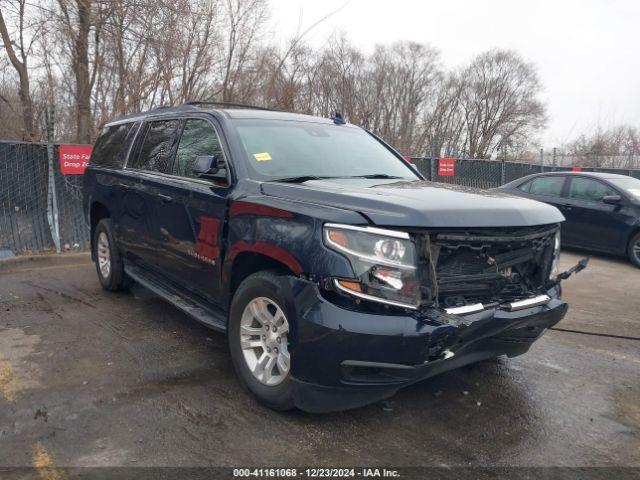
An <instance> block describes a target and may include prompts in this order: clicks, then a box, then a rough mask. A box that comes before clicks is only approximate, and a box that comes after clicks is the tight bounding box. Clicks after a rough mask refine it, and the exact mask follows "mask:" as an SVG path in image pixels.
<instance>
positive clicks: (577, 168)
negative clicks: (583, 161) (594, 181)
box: [571, 165, 582, 172]
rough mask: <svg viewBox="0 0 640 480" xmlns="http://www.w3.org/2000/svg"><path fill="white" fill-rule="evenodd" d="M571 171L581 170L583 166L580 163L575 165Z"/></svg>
mask: <svg viewBox="0 0 640 480" xmlns="http://www.w3.org/2000/svg"><path fill="white" fill-rule="evenodd" d="M571 171H572V172H581V171H582V167H581V166H580V165H574V166H573V167H571Z"/></svg>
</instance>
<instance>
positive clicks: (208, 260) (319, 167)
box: [84, 102, 584, 412]
mask: <svg viewBox="0 0 640 480" xmlns="http://www.w3.org/2000/svg"><path fill="white" fill-rule="evenodd" d="M215 105H218V104H215ZM218 106H219V105H218ZM223 107H224V108H209V105H206V102H193V103H191V104H186V105H183V106H180V107H175V108H161V109H156V110H152V111H149V112H146V113H142V114H136V115H130V116H127V117H122V118H119V119H116V120H114V121H112V122H110V123H108V124H107V125H105V126H104V127H103V129H102V133H101V135H100V137H99V139H98V141H97V142H96V145H95V149H94V154H93V157H92V160H91V165H90V167H89V168H88V169H87V171H86V174H85V188H84V194H85V197H84V205H85V209H86V215H87V221H88V223H89V225H90V227H91V235H92V255H93V259H94V261H95V262H96V267H97V268H96V269H97V273H98V278H99V280H100V282H101V283H102V285H103V287H104V288H105V289H107V290H121V289H125V288H127V287H128V286H129V285H130V284H131V282H132V281H136V282H139V283H140V284H142V285H144V286H145V287H147V288H149V289H150V290H152V291H154V292H156V293H157V294H158V295H160V296H161V297H162V298H164V299H165V300H167V301H169V302H171V303H172V304H174V305H175V306H176V307H177V308H179V309H181V310H183V311H184V312H186V313H187V314H189V315H190V316H192V317H194V318H195V319H197V320H198V321H200V322H202V323H204V324H205V325H208V326H209V327H211V328H214V329H216V330H219V331H222V332H226V334H227V336H228V340H229V348H230V352H231V357H232V360H233V364H234V366H235V369H236V372H237V374H238V377H239V379H240V381H241V383H242V385H243V386H244V387H246V388H247V389H248V390H249V391H251V392H252V393H253V394H254V395H255V396H256V397H257V398H258V399H259V400H260V401H261V402H263V403H265V404H266V405H268V406H270V407H272V408H275V409H280V410H283V409H289V408H292V407H298V408H300V409H302V410H306V411H310V412H328V411H334V410H341V409H346V408H353V407H357V406H361V405H365V404H368V403H371V402H374V401H377V400H380V399H384V398H387V397H390V396H392V395H393V394H394V393H395V392H396V391H397V390H398V389H400V388H402V387H404V386H407V385H409V384H412V383H415V382H417V381H420V380H423V379H425V378H428V377H431V376H433V375H436V374H438V373H441V372H444V371H447V370H451V369H453V368H457V367H460V366H461V365H466V364H469V363H472V362H477V361H479V360H483V359H487V358H491V357H496V356H500V355H508V356H511V357H512V356H516V355H520V354H523V353H525V352H526V351H527V350H528V349H529V347H530V346H531V344H532V343H533V342H534V341H535V340H536V339H538V338H539V337H540V336H541V335H542V333H543V332H544V331H545V329H547V328H549V327H551V326H552V325H555V324H556V323H557V322H559V321H560V320H561V319H562V318H563V316H564V315H565V313H566V312H567V304H566V303H565V302H564V301H563V300H562V299H561V298H560V291H561V288H560V281H561V280H562V279H564V278H566V277H567V276H568V275H570V274H571V273H572V272H573V271H576V270H579V269H580V268H583V267H584V264H579V265H578V266H576V267H574V269H572V270H571V271H568V272H565V273H563V274H558V272H557V268H558V257H559V253H560V233H559V224H560V222H562V221H563V219H564V218H563V216H562V215H561V214H560V212H559V211H558V210H557V209H556V208H554V207H552V206H549V205H546V204H543V203H539V202H536V201H533V200H528V199H524V198H518V197H513V196H509V195H506V194H502V193H495V192H483V191H479V190H472V189H467V188H463V187H455V186H445V185H439V184H434V183H431V182H427V181H425V180H424V178H423V177H422V176H421V175H420V174H419V173H417V172H416V171H415V170H414V168H413V167H412V166H411V165H410V164H408V163H407V162H406V161H405V160H404V159H403V157H402V156H400V155H399V154H398V153H397V152H395V151H394V150H393V149H392V148H391V147H389V146H388V145H386V144H385V143H384V142H383V141H382V140H381V139H379V138H377V137H376V136H375V135H373V134H371V133H370V132H367V131H366V130H363V129H362V128H359V127H356V126H353V125H350V124H347V123H346V122H345V121H344V119H343V118H342V117H341V116H340V115H338V114H337V115H336V116H335V117H333V118H332V119H324V118H317V117H311V116H305V115H297V114H290V113H284V112H274V111H265V110H261V109H257V108H231V107H233V106H226V107H225V106H224V105H223Z"/></svg>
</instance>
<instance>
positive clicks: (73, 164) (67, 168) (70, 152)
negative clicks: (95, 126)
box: [58, 145, 93, 175]
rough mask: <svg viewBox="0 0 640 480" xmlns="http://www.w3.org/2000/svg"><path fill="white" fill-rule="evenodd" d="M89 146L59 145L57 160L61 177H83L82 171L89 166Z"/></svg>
mask: <svg viewBox="0 0 640 480" xmlns="http://www.w3.org/2000/svg"><path fill="white" fill-rule="evenodd" d="M92 150H93V147H92V146H91V145H60V147H59V148H58V158H59V159H60V173H62V174H63V175H84V169H85V168H87V165H89V159H90V158H91V152H92Z"/></svg>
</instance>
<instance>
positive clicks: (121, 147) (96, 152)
mask: <svg viewBox="0 0 640 480" xmlns="http://www.w3.org/2000/svg"><path fill="white" fill-rule="evenodd" d="M133 125H134V124H133V123H122V124H120V125H111V126H108V127H104V128H103V129H102V131H101V132H100V136H99V137H98V140H96V144H95V146H94V147H93V154H92V155H91V164H93V165H100V166H103V167H115V168H122V165H123V164H124V161H125V159H126V157H127V153H128V151H129V147H130V146H131V142H132V141H133V138H134V137H135V132H136V128H133Z"/></svg>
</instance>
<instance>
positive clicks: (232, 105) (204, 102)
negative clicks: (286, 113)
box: [183, 100, 275, 112]
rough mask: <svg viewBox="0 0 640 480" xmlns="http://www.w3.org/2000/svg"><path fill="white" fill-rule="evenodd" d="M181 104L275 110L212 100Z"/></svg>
mask: <svg viewBox="0 0 640 480" xmlns="http://www.w3.org/2000/svg"><path fill="white" fill-rule="evenodd" d="M183 105H191V106H194V107H195V106H198V105H220V106H221V107H234V108H249V109H252V110H266V111H268V112H274V111H275V110H273V109H272V108H266V107H257V106H255V105H245V104H243V103H229V102H213V101H209V100H191V101H189V102H185V103H183Z"/></svg>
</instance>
